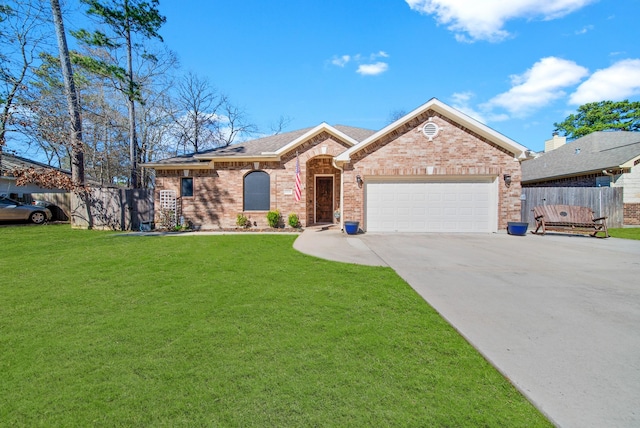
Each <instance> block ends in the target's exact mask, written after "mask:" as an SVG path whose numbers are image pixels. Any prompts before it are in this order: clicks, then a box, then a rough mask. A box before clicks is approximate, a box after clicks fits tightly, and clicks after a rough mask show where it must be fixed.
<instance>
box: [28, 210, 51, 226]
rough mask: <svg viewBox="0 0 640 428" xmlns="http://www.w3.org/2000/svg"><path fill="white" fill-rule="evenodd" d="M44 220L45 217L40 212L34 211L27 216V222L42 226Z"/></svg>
mask: <svg viewBox="0 0 640 428" xmlns="http://www.w3.org/2000/svg"><path fill="white" fill-rule="evenodd" d="M46 219H47V216H45V215H44V213H43V212H42V211H36V212H34V213H32V214H31V215H30V216H29V220H31V221H32V222H33V223H35V224H42V223H44V222H45V220H46Z"/></svg>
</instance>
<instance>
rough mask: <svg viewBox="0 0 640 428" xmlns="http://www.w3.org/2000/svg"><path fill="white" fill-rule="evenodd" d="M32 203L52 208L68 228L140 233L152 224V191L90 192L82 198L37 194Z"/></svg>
mask: <svg viewBox="0 0 640 428" xmlns="http://www.w3.org/2000/svg"><path fill="white" fill-rule="evenodd" d="M32 197H33V199H43V200H47V201H50V202H53V203H54V204H56V205H57V206H58V207H60V209H61V210H62V211H64V213H65V214H66V215H67V217H69V218H71V221H72V225H73V226H74V227H79V228H88V229H109V230H140V225H141V224H142V223H144V222H152V221H153V190H149V189H111V188H93V189H91V192H89V193H88V194H83V195H76V194H74V193H57V194H56V193H51V194H49V193H38V194H32Z"/></svg>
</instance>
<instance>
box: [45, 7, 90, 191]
mask: <svg viewBox="0 0 640 428" xmlns="http://www.w3.org/2000/svg"><path fill="white" fill-rule="evenodd" d="M51 12H52V13H53V22H54V24H55V27H56V35H57V38H58V50H59V51H60V67H61V68H62V77H63V79H64V88H65V95H66V96H67V105H68V108H69V116H70V118H71V179H72V181H73V184H74V185H75V186H78V187H82V186H84V147H83V145H82V117H81V116H80V102H79V101H78V93H77V92H76V86H75V83H74V80H73V70H72V69H71V59H70V58H69V48H68V46H67V37H66V35H65V32H64V23H63V21H62V12H61V11H60V2H59V1H58V0H51Z"/></svg>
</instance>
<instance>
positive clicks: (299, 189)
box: [295, 154, 302, 201]
mask: <svg viewBox="0 0 640 428" xmlns="http://www.w3.org/2000/svg"><path fill="white" fill-rule="evenodd" d="M301 196H302V182H301V181H300V159H298V155H297V154H296V190H295V197H296V201H300V197H301Z"/></svg>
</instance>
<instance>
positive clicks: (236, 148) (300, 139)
mask: <svg viewBox="0 0 640 428" xmlns="http://www.w3.org/2000/svg"><path fill="white" fill-rule="evenodd" d="M322 132H327V133H329V134H332V135H334V136H336V137H338V138H340V139H341V140H342V141H344V142H346V143H347V144H349V145H351V146H353V145H355V144H357V143H358V142H359V141H361V140H363V139H365V138H367V137H368V136H370V135H372V134H374V133H375V131H372V130H369V129H363V128H355V127H352V126H344V125H335V126H331V125H328V124H326V123H322V124H320V125H318V126H316V127H313V128H304V129H298V130H296V131H291V132H285V133H282V134H276V135H270V136H268V137H263V138H258V139H255V140H249V141H245V142H242V143H238V144H232V145H229V146H226V147H217V148H214V149H210V150H206V151H203V152H198V153H190V154H186V155H182V156H175V157H172V158H168V159H163V160H159V161H155V162H148V163H146V164H145V165H144V166H147V167H161V166H171V165H188V164H198V163H203V161H209V160H227V161H228V160H231V158H242V159H248V158H251V159H260V158H265V159H274V158H275V159H278V158H279V157H280V156H281V155H282V154H284V153H286V152H288V151H290V150H293V149H295V147H297V146H298V145H300V144H302V143H304V142H305V141H306V140H308V139H309V138H312V137H314V136H316V135H318V134H320V133H322Z"/></svg>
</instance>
